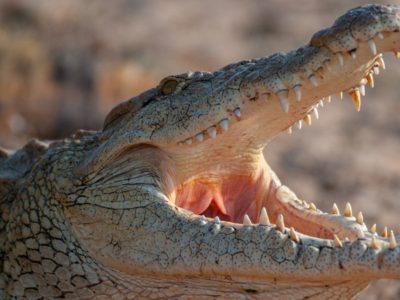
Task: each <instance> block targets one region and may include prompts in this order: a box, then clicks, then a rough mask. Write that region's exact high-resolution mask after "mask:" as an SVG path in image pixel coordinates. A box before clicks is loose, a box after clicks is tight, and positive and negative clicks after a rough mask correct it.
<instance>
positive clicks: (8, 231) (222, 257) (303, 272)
mask: <svg viewBox="0 0 400 300" xmlns="http://www.w3.org/2000/svg"><path fill="white" fill-rule="evenodd" d="M399 28H400V8H399V6H381V5H370V6H364V7H359V8H355V9H353V10H350V11H349V12H348V13H346V14H345V15H344V16H342V17H341V18H339V19H338V20H337V21H336V22H335V23H334V25H333V26H332V27H331V28H328V29H325V30H322V31H320V32H318V33H316V34H315V35H314V36H313V38H312V39H311V42H310V44H309V45H306V46H304V47H301V48H299V49H297V50H295V51H292V52H289V53H277V54H273V55H271V56H268V57H263V58H259V59H253V60H247V61H242V62H239V63H236V64H231V65H228V66H226V67H224V68H222V69H220V70H217V71H215V72H212V73H210V72H190V73H185V74H180V75H175V76H169V77H167V78H165V79H163V80H162V81H161V82H160V84H159V86H158V87H156V88H154V89H151V90H148V91H146V92H144V93H143V94H141V95H139V96H137V97H134V98H132V99H130V100H128V101H126V102H124V103H121V104H120V105H118V106H117V107H116V108H114V109H113V110H112V111H111V112H110V114H109V115H108V116H107V118H106V120H105V123H104V129H103V131H101V132H85V131H80V132H78V133H77V134H75V135H74V136H73V137H72V138H69V139H65V140H63V141H59V142H54V143H52V144H50V145H45V144H42V143H40V142H38V141H33V142H31V143H30V144H28V145H27V146H26V147H24V148H23V149H21V150H19V151H17V152H15V153H13V154H9V153H6V152H4V151H1V152H0V196H1V198H0V199H1V200H0V209H1V223H0V255H1V259H2V264H1V266H0V268H1V274H0V298H1V299H50V298H63V299H64V298H65V299H77V298H81V299H132V298H134V299H148V298H155V299H161V298H174V299H175V298H176V299H191V298H199V299H213V298H215V297H224V298H226V299H276V298H279V299H304V298H312V299H350V298H353V297H355V296H356V295H357V294H358V293H359V292H360V291H361V290H363V289H364V288H365V287H367V285H368V284H369V282H370V281H372V280H375V279H379V278H396V279H399V278H400V247H399V246H398V245H396V246H395V247H391V248H389V244H388V240H387V239H384V238H377V243H378V244H379V247H378V248H376V247H371V242H370V238H371V236H370V235H368V234H367V233H366V236H365V237H359V238H353V239H352V240H351V241H342V245H341V246H340V247H339V246H335V244H334V241H333V240H331V239H319V238H315V237H311V236H309V235H305V234H301V233H298V239H299V240H298V242H297V241H295V240H293V238H291V236H290V232H289V228H283V229H280V228H279V226H276V225H260V224H256V225H248V226H243V225H242V224H234V223H230V222H221V221H220V220H219V219H210V218H201V217H200V216H198V215H195V214H193V213H191V212H189V211H187V210H184V209H181V208H178V207H177V206H175V205H174V201H173V199H174V196H175V195H174V193H175V187H176V186H177V185H179V184H181V183H182V182H183V183H185V182H186V181H185V180H187V178H189V179H190V178H191V177H190V175H192V174H189V175H188V172H189V171H190V169H191V168H195V166H196V167H198V166H200V167H201V166H203V165H207V160H210V158H208V157H206V158H205V160H204V161H201V159H202V157H203V156H204V153H206V151H208V152H212V151H213V152H212V153H214V154H215V155H216V156H217V155H219V156H218V158H221V159H222V158H223V155H221V153H223V154H226V156H229V155H232V156H233V158H234V159H237V158H238V157H242V156H243V157H247V156H246V155H248V157H253V156H252V155H253V154H254V153H261V151H262V148H263V147H264V146H265V144H266V143H267V142H268V141H269V140H270V139H272V138H273V137H274V136H276V135H277V134H279V133H280V132H282V131H283V130H286V129H287V128H288V127H289V126H291V125H292V124H293V123H294V122H295V121H297V120H301V119H303V117H304V116H305V115H306V114H307V113H308V112H309V111H310V110H311V109H312V108H313V107H314V106H315V104H316V103H318V101H319V100H320V99H321V97H326V96H328V95H330V94H332V93H337V92H340V91H343V90H344V91H347V90H351V89H353V88H354V87H355V86H358V85H359V84H360V80H362V79H363V78H364V77H365V76H366V75H367V74H368V72H369V71H370V70H371V68H372V67H373V66H374V64H375V63H376V61H377V59H378V58H379V55H380V53H381V52H387V51H400V35H399V33H398V31H399ZM378 33H380V34H382V35H383V37H384V39H380V38H377V35H378ZM370 39H374V40H375V43H376V46H377V48H378V49H379V54H378V53H371V50H370V49H369V48H368V41H369V40H370ZM354 51H355V53H356V57H355V58H352V56H351V52H354ZM338 53H340V55H341V56H340V57H342V58H343V59H344V62H345V63H344V64H343V65H341V63H340V59H338V57H339V56H338ZM327 65H329V68H330V70H328V67H327ZM296 86H297V87H299V88H301V93H302V99H301V101H298V99H296V97H298V96H297V94H296V93H295V87H296ZM286 104H287V107H286V106H285V105H286ZM238 108H240V112H241V114H240V115H238V113H237V109H238ZM285 108H287V112H285ZM239 121H240V122H239ZM228 124H229V125H228ZM228 127H229V131H228V133H227V129H228ZM254 132H257V135H256V134H254ZM258 133H260V134H259V135H260V137H258ZM238 136H240V137H243V138H242V139H240V140H239V138H238ZM214 141H215V142H214ZM227 145H228V146H231V145H235V146H236V147H228V146H227ZM233 148H234V149H233ZM247 149H251V150H252V151H253V152H251V151H250V150H247ZM235 151H238V152H239V155H238V154H237V153H236V152H235ZM241 151H243V153H242V152H241ZM246 151H247V152H246ZM249 152H251V153H249ZM194 159H196V161H194ZM197 160H198V161H199V162H198V161H197ZM187 165H190V168H187ZM185 167H186V168H185ZM188 169H189V171H188ZM185 176H186V177H185ZM171 199H172V200H171ZM349 220H351V221H352V222H354V221H353V219H349ZM362 228H363V227H362Z"/></svg>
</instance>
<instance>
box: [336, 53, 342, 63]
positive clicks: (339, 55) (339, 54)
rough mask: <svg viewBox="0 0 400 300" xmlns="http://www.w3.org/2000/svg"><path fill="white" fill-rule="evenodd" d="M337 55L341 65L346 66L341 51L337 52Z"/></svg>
mask: <svg viewBox="0 0 400 300" xmlns="http://www.w3.org/2000/svg"><path fill="white" fill-rule="evenodd" d="M336 56H337V58H338V60H339V63H340V65H341V66H344V59H343V55H342V54H341V53H339V52H338V53H336Z"/></svg>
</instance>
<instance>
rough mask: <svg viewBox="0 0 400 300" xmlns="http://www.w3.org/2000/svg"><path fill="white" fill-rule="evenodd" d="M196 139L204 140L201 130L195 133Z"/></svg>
mask: <svg viewBox="0 0 400 300" xmlns="http://www.w3.org/2000/svg"><path fill="white" fill-rule="evenodd" d="M196 140H198V141H199V142H202V141H203V140H204V134H203V133H202V132H200V133H198V134H196Z"/></svg>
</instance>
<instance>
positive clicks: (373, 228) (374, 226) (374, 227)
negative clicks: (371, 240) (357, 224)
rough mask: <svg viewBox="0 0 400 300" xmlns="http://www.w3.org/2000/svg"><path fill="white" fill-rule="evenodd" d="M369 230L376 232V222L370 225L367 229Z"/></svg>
mask: <svg viewBox="0 0 400 300" xmlns="http://www.w3.org/2000/svg"><path fill="white" fill-rule="evenodd" d="M369 231H371V233H372V234H375V233H376V224H374V225H372V226H371V228H370V229H369Z"/></svg>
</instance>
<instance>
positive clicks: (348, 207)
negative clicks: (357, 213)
mask: <svg viewBox="0 0 400 300" xmlns="http://www.w3.org/2000/svg"><path fill="white" fill-rule="evenodd" d="M344 215H345V216H346V217H348V218H350V217H352V216H353V210H352V208H351V204H350V203H349V202H347V203H346V206H345V208H344Z"/></svg>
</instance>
